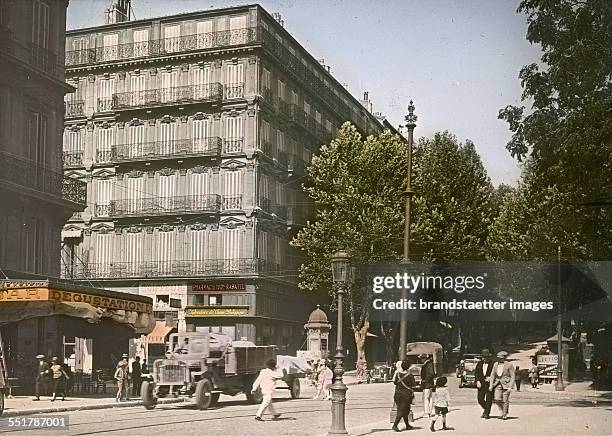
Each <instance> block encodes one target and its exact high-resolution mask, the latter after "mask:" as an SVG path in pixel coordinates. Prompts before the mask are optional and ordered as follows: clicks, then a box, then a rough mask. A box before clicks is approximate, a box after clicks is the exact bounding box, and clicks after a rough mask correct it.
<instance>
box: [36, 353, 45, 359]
mask: <svg viewBox="0 0 612 436" xmlns="http://www.w3.org/2000/svg"><path fill="white" fill-rule="evenodd" d="M36 358H37V359H39V360H42V359H44V358H45V355H44V354H38V355H36Z"/></svg>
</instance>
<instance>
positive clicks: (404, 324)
mask: <svg viewBox="0 0 612 436" xmlns="http://www.w3.org/2000/svg"><path fill="white" fill-rule="evenodd" d="M404 119H405V120H406V129H408V144H407V145H406V160H407V161H408V170H407V174H406V189H405V190H404V198H405V206H404V257H403V259H402V262H403V263H404V264H407V263H408V261H409V260H410V202H411V200H412V196H413V195H414V191H413V190H412V144H413V142H414V138H413V133H414V128H415V127H416V121H417V116H416V115H415V114H414V103H413V102H412V100H410V104H408V115H406V117H405V118H404ZM407 298H408V290H407V289H402V301H405V299H407ZM399 340H400V346H399V360H404V359H405V358H406V343H407V342H408V313H407V312H406V311H405V310H402V312H401V318H400V339H399Z"/></svg>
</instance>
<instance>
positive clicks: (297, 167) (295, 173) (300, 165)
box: [287, 154, 306, 177]
mask: <svg viewBox="0 0 612 436" xmlns="http://www.w3.org/2000/svg"><path fill="white" fill-rule="evenodd" d="M287 170H288V171H289V176H290V177H301V176H303V175H304V174H306V164H305V162H304V160H303V159H302V158H301V157H299V156H297V155H295V154H292V155H290V156H289V162H288V164H287Z"/></svg>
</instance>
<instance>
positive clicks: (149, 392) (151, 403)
mask: <svg viewBox="0 0 612 436" xmlns="http://www.w3.org/2000/svg"><path fill="white" fill-rule="evenodd" d="M140 398H141V399H142V404H143V406H145V409H147V410H151V409H154V408H155V406H157V398H156V397H155V396H153V383H151V382H148V381H144V382H142V386H141V387H140Z"/></svg>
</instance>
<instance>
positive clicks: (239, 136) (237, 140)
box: [223, 117, 244, 153]
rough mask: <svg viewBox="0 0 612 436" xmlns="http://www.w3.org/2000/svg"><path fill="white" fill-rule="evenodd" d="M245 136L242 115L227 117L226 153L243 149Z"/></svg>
mask: <svg viewBox="0 0 612 436" xmlns="http://www.w3.org/2000/svg"><path fill="white" fill-rule="evenodd" d="M243 138H244V131H243V124H242V117H227V118H226V119H225V143H224V150H223V151H224V152H225V153H236V152H241V151H242V145H243V144H242V142H243Z"/></svg>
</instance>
